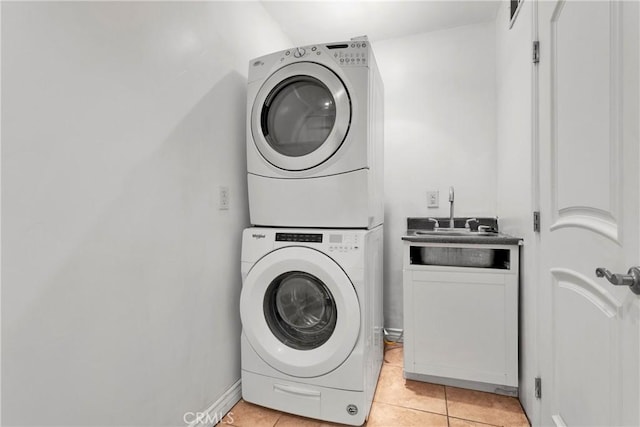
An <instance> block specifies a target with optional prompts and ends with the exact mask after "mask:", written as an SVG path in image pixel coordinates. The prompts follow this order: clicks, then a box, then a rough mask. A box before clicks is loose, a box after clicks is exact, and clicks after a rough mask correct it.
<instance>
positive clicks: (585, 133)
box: [537, 1, 640, 426]
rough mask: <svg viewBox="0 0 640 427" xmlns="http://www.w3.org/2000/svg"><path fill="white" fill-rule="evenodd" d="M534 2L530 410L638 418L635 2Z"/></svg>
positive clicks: (628, 421) (639, 180) (576, 422)
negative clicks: (534, 329) (535, 354)
mask: <svg viewBox="0 0 640 427" xmlns="http://www.w3.org/2000/svg"><path fill="white" fill-rule="evenodd" d="M537 6H538V30H539V39H540V53H541V56H540V63H539V65H538V84H539V87H538V93H539V152H540V160H539V165H540V169H539V178H540V206H541V222H542V229H541V235H540V251H541V252H540V264H541V265H540V267H541V272H540V279H541V283H540V297H539V307H540V309H539V325H540V329H539V333H540V339H539V342H540V343H541V346H540V363H541V367H540V370H541V376H542V379H543V382H542V384H543V389H542V405H541V410H542V419H541V421H542V424H543V425H558V426H563V425H567V426H589V425H597V426H602V425H640V410H639V409H638V407H639V406H640V404H639V400H640V375H639V369H638V365H639V364H640V362H639V360H640V321H639V319H640V316H639V315H638V314H639V313H640V297H638V296H637V295H635V294H633V293H632V292H631V290H630V289H629V288H628V287H626V286H625V287H622V286H613V285H611V284H610V283H608V282H607V281H606V280H603V279H600V278H597V277H596V275H595V269H596V268H598V267H604V268H607V269H609V270H611V271H612V272H614V273H623V274H624V273H626V272H627V270H628V269H629V268H630V267H631V266H633V265H639V264H640V253H639V250H638V243H639V237H640V227H639V224H640V214H639V208H638V201H639V200H638V191H637V188H638V186H639V184H640V177H639V175H638V167H637V164H638V160H639V156H640V153H639V150H638V145H639V141H638V128H639V124H638V121H639V120H638V111H639V110H638V98H639V92H638V80H639V74H640V70H639V66H638V51H639V47H640V43H639V40H638V21H639V13H638V3H637V2H618V1H610V2H609V1H590V2H582V1H566V2H565V1H543V2H538V3H537Z"/></svg>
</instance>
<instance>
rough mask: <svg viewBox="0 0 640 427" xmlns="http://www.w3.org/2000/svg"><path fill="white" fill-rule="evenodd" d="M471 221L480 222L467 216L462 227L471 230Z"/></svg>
mask: <svg viewBox="0 0 640 427" xmlns="http://www.w3.org/2000/svg"><path fill="white" fill-rule="evenodd" d="M471 222H477V223H478V224H480V222H479V221H478V218H469V219H468V220H466V221H465V222H464V228H466V229H467V230H471Z"/></svg>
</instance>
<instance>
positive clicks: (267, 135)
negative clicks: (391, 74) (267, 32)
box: [247, 40, 384, 228]
mask: <svg viewBox="0 0 640 427" xmlns="http://www.w3.org/2000/svg"><path fill="white" fill-rule="evenodd" d="M383 91H384V89H383V85H382V80H381V78H380V73H379V71H378V67H377V65H376V62H375V58H374V57H373V52H372V51H371V46H370V45H369V42H368V41H366V40H360V41H350V42H343V43H332V44H322V45H320V44H319V45H311V46H304V47H298V48H294V49H289V50H285V51H282V52H276V53H272V54H269V55H266V56H262V57H260V58H256V59H254V60H252V61H251V62H250V63H249V79H248V89H247V172H248V184H249V210H250V216H251V223H252V224H253V225H259V226H280V227H335V228H342V227H344V228H372V227H375V226H377V225H379V224H382V222H383V216H384V201H383V149H384V147H383V133H384V127H383V107H384V105H383V104H384V95H383Z"/></svg>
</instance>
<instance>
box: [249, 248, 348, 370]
mask: <svg viewBox="0 0 640 427" xmlns="http://www.w3.org/2000/svg"><path fill="white" fill-rule="evenodd" d="M240 317H241V319H242V327H243V331H244V334H245V336H246V337H247V339H248V341H249V343H250V344H251V346H252V347H253V349H254V350H255V351H256V353H258V355H259V356H260V357H261V358H262V359H263V360H264V361H265V362H267V363H268V364H269V365H270V366H272V367H273V368H275V369H277V370H279V371H280V372H283V373H285V374H287V375H291V376H296V377H305V378H308V377H316V376H319V375H323V374H326V373H328V372H330V371H332V370H334V369H335V368H337V367H338V366H340V365H341V364H342V362H344V361H345V360H346V359H347V357H349V354H351V351H352V350H353V348H354V346H355V344H356V341H357V340H358V334H359V332H360V306H359V303H358V297H357V295H356V291H355V289H354V287H353V284H352V283H351V281H350V280H349V278H348V277H347V275H346V274H345V272H344V271H343V270H342V269H341V268H340V266H338V264H336V262H335V261H333V260H332V259H331V258H330V257H328V256H327V255H325V254H323V253H321V252H319V251H316V250H315V249H311V248H306V247H298V246H290V247H286V248H282V249H277V250H275V251H273V252H270V253H269V254H267V255H266V256H264V257H263V258H261V259H260V260H259V261H258V262H257V263H256V264H255V265H254V266H253V268H252V269H251V270H250V271H249V273H248V274H247V277H246V278H245V280H244V283H243V285H242V295H241V297H240Z"/></svg>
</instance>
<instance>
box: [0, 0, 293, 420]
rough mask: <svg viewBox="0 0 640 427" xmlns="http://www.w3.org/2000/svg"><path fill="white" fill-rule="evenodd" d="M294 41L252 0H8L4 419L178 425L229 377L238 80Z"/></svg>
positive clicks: (242, 190)
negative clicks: (224, 194) (222, 190)
mask: <svg viewBox="0 0 640 427" xmlns="http://www.w3.org/2000/svg"><path fill="white" fill-rule="evenodd" d="M256 35H259V37H255V36H256ZM290 45H291V43H290V41H289V40H288V39H287V37H285V36H284V35H283V33H282V32H281V31H280V29H279V28H278V27H277V26H276V25H275V24H274V23H273V21H272V20H271V18H270V17H269V16H268V15H267V14H266V12H265V11H264V10H263V8H262V6H261V5H260V4H259V3H222V2H207V3H199V2H189V3H183V2H171V3H146V2H142V3H139V2H130V3H126V2H120V3H110V2H105V3H77V2H70V3H6V2H4V3H2V125H3V128H2V131H3V132H2V232H3V233H2V249H3V250H2V350H3V354H2V410H3V411H2V424H3V425H7V426H9V425H113V426H115V425H153V426H158V425H181V424H183V414H184V413H185V411H200V410H203V409H205V408H207V407H208V406H209V405H210V404H211V403H212V402H214V401H215V400H216V399H218V398H219V397H220V396H221V395H222V394H223V393H224V392H225V391H226V390H227V389H228V388H229V387H230V386H231V385H232V384H234V383H235V382H236V381H237V380H238V379H239V375H240V366H239V364H240V355H239V334H240V321H239V316H238V302H239V293H240V287H241V281H240V265H239V253H240V235H241V234H240V233H241V230H242V228H243V227H244V226H246V225H247V224H248V208H247V195H246V167H245V157H244V155H245V145H244V144H245V131H244V120H245V96H246V95H245V93H246V92H245V91H246V78H245V77H244V75H245V73H246V69H247V64H248V60H249V59H250V58H252V57H255V56H258V55H262V54H264V53H266V52H269V51H273V50H278V49H283V48H285V47H288V46H290ZM221 185H226V186H228V187H229V189H230V196H231V202H230V210H229V211H219V210H218V209H217V207H218V205H217V203H218V200H217V198H218V187H219V186H221Z"/></svg>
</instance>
